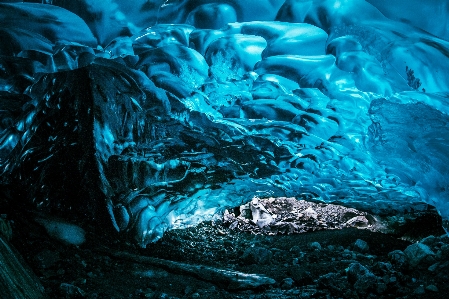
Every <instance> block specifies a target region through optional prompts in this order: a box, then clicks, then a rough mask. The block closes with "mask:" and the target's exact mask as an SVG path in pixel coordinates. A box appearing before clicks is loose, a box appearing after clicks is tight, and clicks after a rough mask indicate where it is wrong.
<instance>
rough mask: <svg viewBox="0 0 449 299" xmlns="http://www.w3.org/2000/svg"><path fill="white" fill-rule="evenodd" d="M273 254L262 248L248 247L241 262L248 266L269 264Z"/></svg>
mask: <svg viewBox="0 0 449 299" xmlns="http://www.w3.org/2000/svg"><path fill="white" fill-rule="evenodd" d="M272 257H273V253H272V252H271V251H270V250H268V249H266V248H264V247H249V248H247V249H246V250H245V252H244V253H243V255H242V257H241V260H242V261H244V262H246V263H248V264H259V265H265V264H269V263H270V261H271V258H272Z"/></svg>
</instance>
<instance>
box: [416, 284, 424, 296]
mask: <svg viewBox="0 0 449 299" xmlns="http://www.w3.org/2000/svg"><path fill="white" fill-rule="evenodd" d="M413 293H414V294H416V295H423V294H425V293H426V290H425V289H424V286H422V285H420V286H419V287H417V288H416V289H415V291H414V292H413Z"/></svg>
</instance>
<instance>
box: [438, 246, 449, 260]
mask: <svg viewBox="0 0 449 299" xmlns="http://www.w3.org/2000/svg"><path fill="white" fill-rule="evenodd" d="M437 258H438V259H440V260H443V261H447V260H449V244H444V245H443V246H441V248H440V250H438V252H437Z"/></svg>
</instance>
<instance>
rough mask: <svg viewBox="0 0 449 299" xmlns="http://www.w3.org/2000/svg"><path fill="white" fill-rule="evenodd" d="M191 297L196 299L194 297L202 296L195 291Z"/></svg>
mask: <svg viewBox="0 0 449 299" xmlns="http://www.w3.org/2000/svg"><path fill="white" fill-rule="evenodd" d="M190 298H192V299H194V298H200V294H198V293H193V294H192V295H190Z"/></svg>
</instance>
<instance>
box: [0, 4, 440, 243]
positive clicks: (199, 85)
mask: <svg viewBox="0 0 449 299" xmlns="http://www.w3.org/2000/svg"><path fill="white" fill-rule="evenodd" d="M159 2H160V3H159ZM159 2H157V3H156V2H147V1H145V2H143V1H142V3H140V2H137V3H136V5H135V6H133V7H129V4H127V2H126V3H125V2H118V1H116V2H113V1H110V2H108V3H109V4H110V5H109V6H108V8H107V9H106V8H104V7H103V6H102V5H103V4H102V5H96V4H95V3H94V2H89V1H79V4H77V5H74V2H67V1H56V0H55V1H53V4H55V5H59V6H62V7H66V8H68V9H70V10H71V11H72V12H75V13H79V14H80V16H81V17H83V18H84V19H85V20H86V23H87V25H86V23H84V22H83V20H82V19H81V18H79V17H77V16H76V15H75V14H73V13H70V12H68V11H67V10H65V9H63V8H61V7H57V6H52V5H48V4H47V5H44V4H26V3H23V4H22V3H20V4H0V13H2V12H3V16H4V17H5V18H4V19H5V20H4V21H3V22H10V23H12V22H13V21H12V17H10V16H11V15H12V14H11V13H10V12H11V11H14V12H28V13H21V14H19V16H20V17H18V15H17V14H15V15H14V20H16V19H17V20H18V21H14V22H16V24H17V26H16V27H14V28H13V27H11V26H9V27H8V26H6V27H5V29H4V32H5V33H4V36H5V39H6V40H7V41H11V42H12V43H7V42H5V44H4V45H3V47H2V48H1V49H2V52H1V53H2V56H0V63H1V65H2V68H1V71H2V72H1V73H0V83H1V84H0V86H1V91H2V93H1V94H0V107H1V112H0V113H1V118H2V123H1V127H0V129H1V135H0V164H1V165H2V175H1V181H2V184H3V186H5V188H8V189H11V190H12V191H11V192H12V193H13V194H16V195H17V196H18V197H20V198H21V200H22V201H23V202H24V203H26V204H28V205H29V206H34V207H35V208H39V209H41V210H45V211H48V212H49V213H53V214H59V216H65V217H78V219H79V217H81V218H83V219H86V220H87V219H90V220H93V221H101V223H102V225H103V226H104V227H111V228H113V229H114V230H115V231H116V232H118V234H119V235H121V236H122V237H124V238H132V239H134V240H135V241H137V242H138V243H139V244H141V245H145V244H147V243H148V242H152V241H155V240H157V239H158V238H160V237H161V236H162V234H163V232H164V231H165V230H167V229H170V228H173V227H183V226H186V225H190V224H194V223H197V222H199V221H201V220H204V219H210V218H211V217H213V216H214V215H215V214H216V213H219V212H220V211H222V210H223V209H224V208H226V207H233V206H239V205H241V204H242V203H243V202H246V201H249V200H250V199H251V198H252V197H253V196H267V195H271V196H296V197H298V198H304V199H309V200H315V201H326V202H336V203H341V204H344V205H346V206H351V207H357V208H359V209H363V210H366V211H370V212H373V213H377V214H395V213H404V212H407V210H409V209H411V208H416V206H413V203H415V202H422V201H424V202H427V203H430V204H432V205H435V206H436V207H437V209H438V210H439V212H440V213H441V215H442V216H443V218H444V219H446V220H447V219H449V208H448V201H447V190H448V187H449V173H448V172H449V169H448V167H447V165H449V164H448V162H449V161H448V159H449V154H448V153H449V149H448V141H447V138H446V135H447V133H448V120H449V119H448V116H447V115H448V111H449V109H448V108H449V105H448V101H447V91H448V90H449V88H448V86H447V84H448V82H449V80H447V78H446V72H445V70H446V69H447V68H448V67H449V65H448V64H449V59H448V56H449V55H448V54H449V51H448V49H449V44H448V42H446V41H445V40H443V39H439V38H438V37H436V36H435V35H432V34H429V33H427V32H426V31H424V30H422V29H420V28H417V27H414V26H413V25H411V24H410V22H402V21H401V20H400V18H395V19H394V20H393V19H390V18H388V17H387V16H388V14H387V16H386V15H384V14H383V13H382V11H383V10H382V9H383V6H379V5H378V7H375V6H373V5H371V4H370V3H368V2H365V1H362V0H351V1H337V0H324V1H293V0H287V1H285V2H284V1H265V2H260V1H258V2H257V3H258V4H257V5H255V4H254V2H253V1H227V2H226V3H216V2H213V1H159ZM385 5H386V4H385ZM256 6H257V9H250V8H251V7H256ZM86 7H87V8H88V9H86V10H84V8H86ZM138 7H140V8H141V9H140V10H139V11H140V12H139V13H137V11H138V10H137V8H138ZM143 8H145V9H143ZM381 8H382V9H381ZM95 12H97V13H98V16H97V17H96V18H93V19H92V13H93V14H94V15H95ZM110 15H115V16H119V18H118V19H117V18H116V19H114V18H112V19H111V18H109V17H107V16H110ZM61 16H64V17H61ZM148 18H150V19H151V20H152V21H151V22H149V20H148ZM155 18H156V21H155ZM404 18H406V17H404ZM119 19H120V20H121V21H120V22H122V21H123V22H122V23H120V24H121V25H114V24H118V23H117V22H118V21H117V20H119ZM28 20H32V21H33V22H36V23H37V24H38V25H36V26H34V27H32V28H28V27H27V25H26V24H28V23H27V22H28ZM44 20H45V22H44ZM147 21H148V22H149V23H148V26H142V25H141V23H145V22H147ZM156 23H157V24H156ZM5 24H6V23H5ZM136 24H139V25H136ZM142 27H144V28H145V29H141V28H142ZM58 28H67V30H64V31H62V30H59V31H58V30H57V29H58ZM123 28H125V30H123ZM423 28H424V27H423ZM47 29H48V30H47ZM80 32H85V34H80ZM93 36H95V38H96V40H95V38H93ZM105 41H107V42H106V43H104V42H105ZM109 41H110V42H109ZM97 43H98V45H97ZM9 44H13V45H15V46H14V47H13V48H11V47H9V46H7V45H9ZM23 190H26V192H23Z"/></svg>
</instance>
